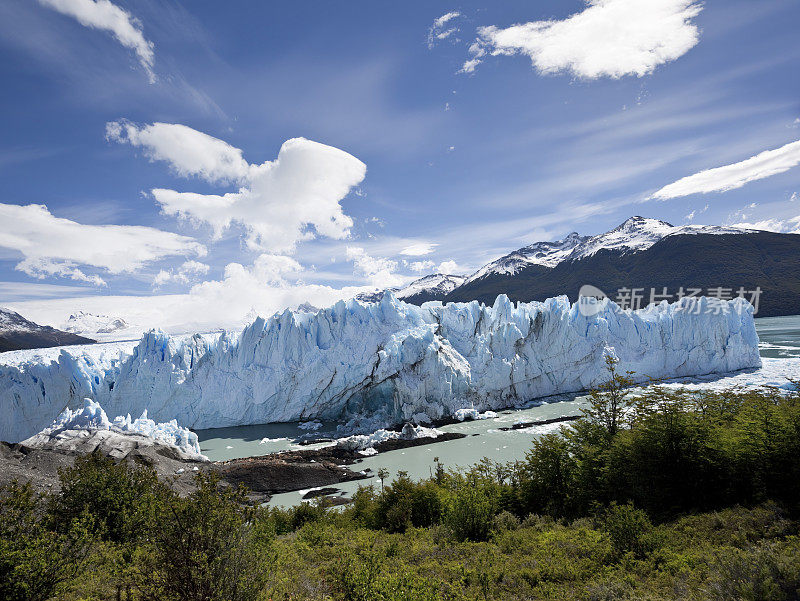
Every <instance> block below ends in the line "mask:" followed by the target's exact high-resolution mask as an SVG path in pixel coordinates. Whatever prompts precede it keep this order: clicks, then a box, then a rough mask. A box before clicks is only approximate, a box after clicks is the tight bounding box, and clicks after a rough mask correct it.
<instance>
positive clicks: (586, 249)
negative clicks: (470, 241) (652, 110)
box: [412, 216, 754, 285]
mask: <svg viewBox="0 0 800 601" xmlns="http://www.w3.org/2000/svg"><path fill="white" fill-rule="evenodd" d="M753 231H754V230H745V229H742V228H735V227H724V226H716V225H683V226H674V225H672V224H671V223H667V222H666V221H661V220H659V219H649V218H647V217H639V216H636V217H631V218H629V219H627V220H626V221H624V222H623V223H621V224H620V225H618V226H617V227H615V228H614V229H613V230H610V231H608V232H605V233H603V234H598V235H596V236H581V235H580V234H578V233H577V232H572V233H571V234H570V235H569V236H567V237H566V238H564V239H562V240H556V241H555V242H535V243H534V244H531V245H530V246H525V247H523V248H520V249H519V250H515V251H514V252H511V253H509V254H507V255H505V256H503V257H500V258H499V259H497V260H496V261H492V262H491V263H488V264H487V265H484V266H483V267H481V268H480V269H479V270H478V271H476V272H475V273H473V274H472V275H470V276H468V277H467V278H465V282H471V281H474V280H479V279H481V278H483V277H486V276H487V275H490V274H500V275H515V274H516V273H517V272H519V271H520V269H523V268H524V267H527V266H529V265H543V266H545V267H555V266H556V265H558V264H559V263H562V262H564V261H577V260H579V259H583V258H585V257H590V256H592V255H594V254H595V253H597V252H599V251H601V250H610V251H616V252H619V253H620V254H627V253H632V252H639V251H643V250H647V249H648V248H650V247H651V246H653V245H654V244H655V243H656V242H659V241H660V240H662V239H664V238H666V237H667V236H678V235H687V234H746V233H749V232H753ZM412 285H413V284H412Z"/></svg>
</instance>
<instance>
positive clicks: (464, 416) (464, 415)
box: [453, 408, 497, 422]
mask: <svg viewBox="0 0 800 601" xmlns="http://www.w3.org/2000/svg"><path fill="white" fill-rule="evenodd" d="M453 417H454V418H456V419H457V420H458V421H460V422H463V421H465V420H478V419H494V418H496V417H497V413H495V412H494V411H484V412H483V413H480V412H479V411H478V410H477V409H474V408H470V409H458V410H456V412H455V413H454V414H453Z"/></svg>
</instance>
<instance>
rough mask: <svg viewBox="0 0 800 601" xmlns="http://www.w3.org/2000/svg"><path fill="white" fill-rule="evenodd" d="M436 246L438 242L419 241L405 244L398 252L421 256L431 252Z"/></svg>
mask: <svg viewBox="0 0 800 601" xmlns="http://www.w3.org/2000/svg"><path fill="white" fill-rule="evenodd" d="M437 246H438V244H434V243H433V242H419V243H416V244H411V245H409V246H406V247H405V248H404V249H402V250H401V251H400V254H401V255H405V256H407V257H422V256H424V255H429V254H431V253H432V252H433V250H434V249H435V248H436V247H437Z"/></svg>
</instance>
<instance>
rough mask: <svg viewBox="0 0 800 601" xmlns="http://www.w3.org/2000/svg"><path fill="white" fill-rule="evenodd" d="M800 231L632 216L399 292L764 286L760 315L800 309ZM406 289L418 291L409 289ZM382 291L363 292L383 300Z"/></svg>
mask: <svg viewBox="0 0 800 601" xmlns="http://www.w3.org/2000/svg"><path fill="white" fill-rule="evenodd" d="M798 257H800V236H797V235H794V234H776V233H772V232H764V231H760V230H752V229H743V228H737V227H725V226H713V225H683V226H674V225H672V224H670V223H667V222H666V221H660V220H658V219H648V218H645V217H639V216H636V217H631V218H630V219H627V220H626V221H625V222H623V223H621V224H620V225H619V226H617V227H615V228H614V229H612V230H610V231H608V232H605V233H602V234H598V235H595V236H581V235H580V234H578V233H576V232H573V233H571V234H570V235H568V236H567V237H565V238H564V239H562V240H557V241H554V242H536V243H534V244H531V245H529V246H525V247H523V248H520V249H518V250H515V251H513V252H511V253H509V254H507V255H505V256H503V257H500V258H499V259H497V260H495V261H492V262H490V263H488V264H486V265H484V266H483V267H481V268H480V269H479V270H477V271H476V272H475V273H473V274H471V275H469V276H467V277H464V278H456V277H454V276H450V277H451V279H452V280H453V281H457V279H463V282H462V283H461V284H458V285H456V286H455V287H454V288H453V289H452V290H451V291H450V292H447V293H444V294H443V293H442V292H440V291H438V290H435V287H433V286H428V285H427V283H428V280H430V281H433V278H435V277H436V276H427V277H425V278H421V279H420V280H416V281H414V282H412V283H411V284H410V285H408V286H407V287H406V288H404V289H402V290H401V291H398V290H395V291H394V292H395V294H396V295H398V296H400V295H401V294H402V295H403V296H402V298H404V299H405V300H407V301H408V302H412V303H423V302H425V301H430V300H441V301H444V302H449V301H470V300H479V301H481V302H485V303H488V304H491V303H493V302H494V299H495V298H496V297H497V295H498V294H507V295H509V296H510V297H511V298H513V299H514V300H520V301H531V300H544V299H545V298H548V297H552V296H557V295H559V294H567V295H568V296H569V297H570V298H571V299H573V300H574V299H575V298H577V293H578V290H579V288H580V286H581V285H583V284H592V285H594V286H597V287H599V288H600V289H601V290H606V292H607V293H609V294H611V295H612V296H613V293H614V292H616V291H617V290H618V289H620V288H624V287H627V288H643V289H646V290H648V291H649V289H651V288H657V289H659V290H662V289H663V288H664V287H667V288H670V289H674V292H676V291H677V290H679V289H680V288H681V287H685V288H688V287H693V288H696V287H700V288H704V289H708V288H711V287H713V286H716V287H724V288H733V289H734V290H737V289H739V288H740V287H744V288H746V289H748V290H754V289H756V288H760V289H761V290H762V291H763V292H764V294H763V295H762V305H761V309H762V312H761V313H759V315H793V314H797V313H798V312H800V260H798ZM406 290H410V291H413V293H405V291H406ZM382 294H383V293H382V292H378V293H374V294H371V295H370V298H362V299H361V300H364V301H375V300H380V297H381V296H382Z"/></svg>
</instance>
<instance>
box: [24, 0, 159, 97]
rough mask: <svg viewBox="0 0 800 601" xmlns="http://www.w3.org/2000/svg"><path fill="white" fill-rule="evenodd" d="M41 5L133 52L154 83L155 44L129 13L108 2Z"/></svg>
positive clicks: (70, 0)
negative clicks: (104, 34)
mask: <svg viewBox="0 0 800 601" xmlns="http://www.w3.org/2000/svg"><path fill="white" fill-rule="evenodd" d="M39 3H40V4H42V5H43V6H47V7H48V8H52V9H53V10H56V11H58V12H60V13H62V14H64V15H67V16H69V17H72V18H73V19H75V20H77V21H78V23H80V24H81V25H83V26H84V27H90V28H92V29H99V30H101V31H106V32H108V33H110V34H111V35H113V36H114V37H115V38H116V39H117V41H118V42H119V43H120V44H122V45H123V46H124V47H125V48H129V49H130V50H133V51H134V53H135V54H136V57H137V58H138V60H139V63H140V64H141V65H142V67H143V68H144V70H145V71H146V72H147V76H148V78H149V80H150V83H153V82H154V81H155V73H153V62H154V61H155V54H154V52H153V43H152V42H150V41H149V40H147V39H145V37H144V34H143V33H142V25H141V23H140V22H139V20H138V19H136V18H135V17H134V16H133V15H131V14H130V13H129V12H127V11H126V10H123V9H122V8H120V7H119V6H117V5H116V4H113V3H112V2H109V0H39Z"/></svg>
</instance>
